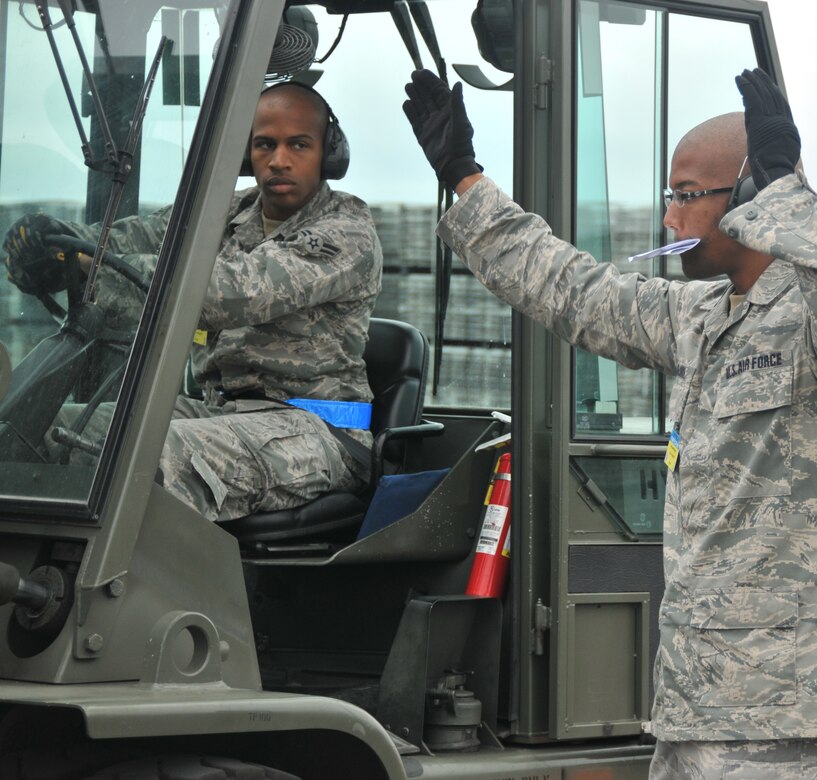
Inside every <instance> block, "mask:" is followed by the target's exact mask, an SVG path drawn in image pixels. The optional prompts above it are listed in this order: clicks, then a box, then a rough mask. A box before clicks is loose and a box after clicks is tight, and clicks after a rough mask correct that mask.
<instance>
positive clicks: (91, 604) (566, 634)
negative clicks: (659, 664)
mask: <svg viewBox="0 0 817 780" xmlns="http://www.w3.org/2000/svg"><path fill="white" fill-rule="evenodd" d="M282 18H283V23H285V24H286V25H288V26H289V27H290V28H293V29H296V30H298V31H300V33H302V35H301V36H300V40H302V41H304V40H305V41H306V44H305V45H307V46H312V47H313V50H312V51H311V52H310V54H309V56H308V62H307V64H306V65H305V66H304V65H301V68H300V70H298V71H297V73H294V74H293V73H286V74H284V75H283V76H282V74H281V73H280V72H279V71H276V72H274V73H272V74H270V73H269V70H270V58H271V54H274V45H273V42H275V41H278V42H279V44H280V41H281V40H282V38H281V37H280V36H277V35H276V31H277V30H278V29H279V25H280V24H281V23H282ZM755 66H760V67H762V68H764V69H766V70H767V71H768V72H769V73H770V74H771V75H772V77H773V78H774V79H775V80H776V81H777V82H778V83H780V84H781V85H782V77H783V74H782V71H781V68H780V63H779V59H778V56H777V51H776V48H775V42H774V36H773V32H772V27H771V19H770V15H769V11H768V8H767V6H766V4H765V3H763V2H761V1H760V0H720V1H719V3H718V4H717V6H716V7H715V6H713V5H712V3H711V2H709V1H708V0H666V1H665V2H662V1H660V0H659V2H641V0H479V2H477V3H475V2H474V0H433V2H427V3H425V2H422V0H409V2H405V0H396V1H394V0H325V1H324V2H320V3H316V4H301V3H300V2H291V3H286V4H285V3H284V2H282V0H274V1H270V0H263V1H262V0H177V1H176V2H173V3H170V4H166V3H156V2H139V3H133V2H125V1H124V0H73V1H69V0H59V2H57V0H53V1H51V2H47V1H46V0H36V2H35V1H34V0H17V1H16V2H15V1H12V0H0V141H1V142H2V144H1V145H0V234H2V235H5V234H6V233H7V231H8V230H9V229H10V228H11V227H12V226H13V225H15V224H16V223H18V220H19V219H20V218H22V217H23V216H24V215H30V214H36V213H39V212H43V213H47V214H49V215H50V216H52V217H54V218H55V219H57V220H61V221H62V222H63V223H65V224H69V225H71V224H81V225H85V226H88V225H94V226H96V227H95V231H96V232H95V235H94V238H93V241H92V243H91V245H90V246H86V247H85V249H84V250H83V252H84V253H85V254H89V255H91V256H92V257H93V258H94V262H95V263H96V264H97V265H98V266H99V267H101V268H103V269H104V268H106V267H107V266H111V268H112V267H113V265H115V263H116V261H115V258H114V259H112V258H111V257H110V256H109V254H106V253H107V252H108V250H106V248H105V244H106V231H105V226H106V225H110V223H111V222H112V221H113V220H117V219H122V218H125V217H136V218H138V217H139V216H144V215H146V214H150V213H152V212H154V211H155V210H156V209H158V208H162V207H166V206H168V205H170V206H171V209H170V211H169V217H168V220H167V227H166V230H165V231H164V233H163V234H162V235H160V236H157V237H156V252H155V258H156V261H155V272H154V273H153V274H152V275H151V276H150V277H149V279H147V278H144V279H142V281H144V282H145V284H144V286H145V287H146V289H144V290H139V292H138V294H136V296H135V299H136V300H138V302H139V303H138V306H136V307H135V308H134V309H133V310H132V311H131V312H130V314H131V315H132V316H131V317H130V318H129V320H128V322H129V325H128V326H127V327H123V326H121V324H120V323H118V322H112V321H111V320H110V319H108V318H107V317H106V316H100V314H99V313H98V306H97V303H96V299H95V294H94V290H93V288H92V287H89V286H88V285H83V284H82V283H81V282H77V281H76V279H75V280H74V281H73V282H72V281H71V278H72V277H71V273H72V272H71V270H70V267H71V266H72V264H73V263H75V262H76V261H77V260H76V254H75V251H74V250H75V249H76V246H75V247H74V250H72V248H71V247H70V246H66V247H65V249H64V252H65V262H66V268H67V269H68V271H67V275H66V282H65V287H64V289H54V290H51V291H50V292H49V295H50V297H49V298H48V299H47V300H43V299H42V296H41V299H38V298H37V297H36V296H33V295H29V294H25V293H23V292H21V291H20V290H19V289H18V288H17V287H15V286H14V285H13V284H11V283H9V282H6V281H5V280H2V281H0V461H2V464H1V465H2V467H1V468H0V562H2V563H3V564H5V565H6V566H5V567H4V568H3V569H2V573H1V576H0V596H2V598H0V602H2V603H0V626H2V632H0V775H2V776H3V777H4V778H6V777H8V778H15V779H17V778H19V780H33V778H35V777H38V778H39V777H47V778H54V780H73V779H74V778H86V777H87V778H93V777H96V776H97V774H96V773H100V774H99V777H106V778H107V777H115V776H122V777H125V776H128V775H127V772H128V771H130V770H129V769H127V766H128V765H129V764H130V763H132V762H134V761H136V762H141V763H140V764H139V767H140V769H139V771H142V772H143V774H142V775H139V776H144V777H147V778H153V777H156V778H159V777H169V778H171V780H173V778H176V777H179V778H181V777H202V778H204V777H207V778H210V777H216V778H219V777H225V778H226V777H239V778H243V777H256V776H266V777H286V776H289V777H292V776H294V777H300V778H304V779H305V780H306V779H308V778H322V777H326V776H328V775H329V774H331V775H332V776H333V777H336V778H347V777H348V778H361V777H365V778H367V779H368V778H372V780H376V779H377V778H383V779H384V780H386V779H387V778H388V780H398V779H399V780H404V778H408V777H424V778H443V777H445V778H453V779H455V780H457V779H459V778H463V779H465V778H479V777H489V776H490V777H502V778H506V777H507V778H516V779H517V780H521V778H530V777H540V778H543V777H563V778H574V780H578V778H580V777H604V778H611V779H612V780H629V779H630V778H632V779H635V778H644V777H646V775H647V767H648V764H649V760H650V756H651V753H652V743H651V737H650V735H649V726H648V721H649V717H650V702H651V684H650V670H651V665H652V660H653V658H654V655H655V652H656V648H657V637H658V631H657V615H658V606H659V604H660V600H661V595H662V590H663V581H662V559H661V531H662V520H661V518H662V509H663V500H664V484H665V467H664V465H663V457H664V452H665V449H666V440H667V434H668V422H667V418H668V412H667V402H668V398H669V394H670V391H671V387H672V378H671V377H666V376H662V375H658V374H656V373H654V372H650V371H647V370H641V371H631V370H628V369H625V368H623V367H621V366H618V365H615V364H613V363H610V362H609V361H606V360H603V359H600V358H596V357H594V356H591V355H588V354H585V353H582V352H580V351H577V350H574V349H572V348H570V347H568V346H567V345H566V344H564V343H563V342H560V341H559V340H558V339H557V338H555V337H554V336H552V335H550V334H549V333H547V332H546V331H545V330H544V329H542V328H541V327H540V326H538V325H536V324H535V323H533V322H531V321H529V320H527V319H526V318H524V317H522V316H521V315H519V314H517V313H514V312H512V311H510V310H509V309H508V308H507V307H505V306H504V305H503V304H501V303H499V302H498V301H497V300H496V299H494V298H492V297H491V296H490V294H488V293H487V292H486V291H485V290H483V289H482V288H481V287H480V285H479V284H478V283H477V282H476V281H475V279H473V278H472V277H471V276H470V274H469V273H468V272H467V271H466V270H465V269H464V267H463V266H462V265H461V264H459V261H458V260H457V259H456V258H455V257H453V256H451V254H450V253H449V252H447V251H446V250H445V248H444V247H442V246H439V245H438V244H437V242H436V239H435V234H434V229H435V225H436V222H437V220H438V218H439V217H440V215H441V213H442V212H443V211H444V210H445V208H446V207H447V206H448V205H450V203H451V200H452V196H451V195H450V193H446V192H445V191H442V190H440V188H439V187H438V183H437V182H436V180H435V178H434V175H433V173H432V171H431V169H430V167H429V166H428V164H427V162H426V161H425V159H424V157H423V155H422V151H421V150H420V148H419V146H418V145H417V143H416V141H415V140H414V138H413V135H412V133H411V129H410V127H409V125H408V122H407V121H406V120H405V117H404V116H403V112H402V109H401V104H402V102H403V100H404V92H403V85H404V84H405V82H406V81H408V79H409V76H410V73H411V71H412V70H413V69H415V68H419V67H428V68H430V69H432V70H434V71H435V72H438V73H440V74H441V75H445V76H446V77H447V79H448V80H449V82H450V83H453V82H454V81H455V80H461V81H462V82H463V83H464V94H465V104H466V106H467V108H468V113H469V117H470V119H471V121H472V123H473V125H474V128H475V148H476V154H477V159H478V160H479V162H480V163H481V164H482V165H483V166H484V167H485V170H486V173H487V174H489V175H490V176H491V177H492V178H493V179H494V180H496V181H497V182H498V183H499V184H500V186H502V187H503V188H504V189H505V190H506V191H508V192H511V193H513V196H514V198H515V200H516V201H517V202H518V203H520V204H521V205H522V206H523V207H524V208H525V209H527V210H529V211H534V212H537V213H539V214H541V215H543V216H544V217H545V218H546V219H547V220H548V222H549V224H550V225H551V226H552V228H553V230H554V233H556V234H557V235H559V236H561V237H564V238H566V239H569V240H570V241H571V242H573V243H574V244H575V245H576V246H578V247H579V248H580V249H583V250H587V251H588V252H590V253H591V254H592V255H593V256H594V257H596V259H597V260H599V261H600V262H613V263H616V264H617V265H618V266H619V267H621V268H622V269H624V268H626V269H627V270H628V271H629V270H635V271H638V272H640V273H642V274H643V275H645V276H663V277H666V278H681V269H680V261H679V260H678V258H677V257H672V256H670V257H657V258H651V259H645V260H638V261H635V262H632V263H630V262H628V261H627V258H628V257H630V256H633V255H636V254H638V253H640V252H643V251H644V250H648V249H652V248H653V247H657V246H661V245H663V244H666V243H667V242H668V240H669V239H670V238H671V237H668V236H667V235H666V234H665V231H664V228H663V225H662V218H663V208H664V206H663V201H662V197H661V192H662V189H663V188H664V187H665V186H666V179H667V175H668V170H669V159H670V156H671V154H672V150H673V148H674V146H675V144H676V142H677V141H678V139H679V138H680V137H681V136H682V135H683V133H685V132H686V131H687V130H688V129H689V128H691V127H692V126H694V125H696V124H698V123H699V122H701V121H703V120H704V119H706V118H708V117H710V116H713V115H715V114H720V113H725V112H727V111H738V110H741V109H742V105H741V101H740V96H739V94H738V92H737V90H736V89H735V86H734V77H735V75H736V74H738V73H740V72H741V71H742V70H743V69H744V68H752V67H755ZM276 67H278V68H280V67H282V66H280V65H278V66H276ZM267 76H271V78H281V77H290V76H295V77H297V78H300V79H302V80H305V81H306V82H307V83H310V84H314V85H315V86H316V88H317V89H318V90H319V91H320V92H321V94H322V95H323V96H324V97H325V98H326V99H327V101H328V102H329V103H330V105H331V106H332V108H333V111H334V113H335V114H336V115H337V117H338V118H339V121H340V123H341V124H342V126H343V128H344V132H345V133H346V135H347V136H348V138H349V141H350V145H351V165H350V169H349V172H348V175H347V176H346V177H345V178H344V180H343V182H342V184H341V185H339V188H341V189H344V190H346V191H349V192H351V193H353V194H355V195H357V196H358V197H360V198H362V199H363V200H365V201H366V202H367V203H368V204H369V206H370V208H371V211H372V214H373V217H374V219H375V223H376V226H377V230H378V234H379V237H380V240H381V244H382V246H383V250H384V273H383V292H382V294H381V296H380V298H379V300H378V302H377V306H376V308H375V311H374V316H375V318H378V319H385V320H395V321H401V322H406V323H410V324H411V325H412V326H413V327H415V328H416V329H418V330H419V331H420V332H422V333H423V334H425V336H426V337H427V339H428V341H429V343H430V356H429V367H428V381H427V383H426V387H425V391H424V394H423V398H422V419H423V420H425V421H428V422H430V423H433V424H434V425H435V426H436V427H438V428H444V433H442V434H441V435H440V436H438V437H434V438H429V439H423V440H422V441H417V442H414V443H413V445H415V446H413V451H412V456H411V457H412V470H416V471H425V472H441V473H444V475H443V476H442V479H441V480H440V481H439V483H438V484H437V485H436V487H434V488H433V490H431V492H430V493H429V494H428V495H427V496H426V497H425V498H424V499H423V500H422V501H421V502H420V504H419V506H416V507H414V508H413V510H412V511H411V512H409V513H407V514H406V515H405V516H403V517H398V519H397V521H396V522H394V523H392V524H390V525H388V526H386V527H383V528H381V529H379V530H377V531H376V532H375V533H373V534H371V535H370V536H367V537H366V538H362V539H357V538H354V537H350V538H344V539H341V540H340V541H339V542H338V540H337V539H334V540H331V542H330V543H329V544H323V546H321V547H319V548H315V547H314V546H311V545H310V549H308V550H304V549H298V548H297V546H289V547H287V545H286V544H283V545H281V547H282V549H279V550H277V551H275V554H264V555H257V554H253V555H249V554H247V550H246V549H245V550H244V551H242V550H241V549H240V547H239V544H238V541H237V540H236V538H235V537H234V536H232V535H231V534H230V533H228V531H227V530H226V529H224V528H221V527H219V526H218V525H216V524H211V523H209V522H208V521H206V520H205V519H204V518H203V517H201V516H200V515H198V514H197V513H196V512H195V511H194V510H193V509H191V508H190V507H188V506H186V505H184V504H183V503H181V502H180V501H178V500H177V499H176V498H175V497H174V496H173V495H172V494H171V493H170V492H169V491H167V490H166V489H165V488H164V487H163V486H162V485H161V484H160V481H157V479H156V476H157V474H156V469H157V463H158V459H159V454H160V452H161V448H162V445H163V443H164V439H165V435H166V432H167V429H168V425H169V421H170V417H171V413H172V408H173V403H174V399H175V397H176V395H177V393H178V392H179V389H180V387H182V386H183V377H184V371H185V364H186V359H187V356H188V353H189V351H190V347H191V343H192V342H193V339H194V336H195V331H196V326H197V320H198V314H199V310H200V308H201V302H202V300H203V298H204V295H205V290H206V287H207V281H208V278H209V274H210V271H211V269H212V265H213V262H214V260H215V256H216V253H217V250H218V246H219V242H220V240H221V236H222V229H223V224H224V219H225V215H226V213H227V207H228V204H229V200H230V197H231V195H232V192H233V191H234V189H236V188H238V187H244V186H250V185H251V184H252V181H251V180H247V179H244V178H243V177H239V176H238V174H239V170H240V167H241V160H242V156H243V152H244V149H245V146H246V139H247V132H248V129H249V126H250V121H251V117H252V115H253V112H254V108H255V105H256V101H257V96H258V93H259V91H260V89H261V88H262V85H263V84H264V83H265V78H266V77H267ZM702 83H705V84H706V85H707V89H706V90H701V89H700V84H702ZM736 174H737V172H736ZM72 252H74V254H72ZM120 276H121V277H122V278H121V284H122V285H133V284H134V283H135V282H134V279H133V278H131V279H129V278H128V277H127V274H125V275H122V274H120ZM137 276H138V274H137ZM138 282H139V279H138V278H137V279H136V287H138V286H139V284H138ZM103 403H104V404H107V405H109V406H110V407H111V409H112V414H111V418H110V419H111V421H110V426H109V428H108V430H107V433H106V434H105V436H104V437H103V438H102V439H99V440H93V441H88V440H87V437H84V436H83V426H82V416H80V419H79V422H78V423H77V425H76V427H73V428H72V427H67V428H66V427H64V426H63V428H62V430H60V431H58V432H56V437H55V431H54V428H55V425H54V423H55V420H56V419H57V415H58V414H59V413H60V411H61V410H62V409H63V408H64V407H65V405H67V404H83V405H86V406H90V407H94V406H95V405H100V404H103ZM492 412H501V413H506V414H509V415H510V417H511V419H512V422H511V423H504V422H501V421H499V420H497V418H496V416H494V415H493V414H492ZM504 434H510V436H504ZM494 439H502V440H503V444H502V446H503V447H504V449H503V448H499V449H497V448H495V447H493V446H481V445H485V444H486V443H487V442H489V441H491V440H494ZM78 450H80V451H81V452H82V453H83V457H82V458H76V457H72V454H75V453H76V452H77V451H78ZM508 451H509V452H510V453H511V455H512V463H513V466H512V482H511V484H512V488H511V508H510V514H511V533H510V551H511V565H510V574H509V578H508V581H507V585H506V587H505V590H504V594H503V595H502V596H501V598H475V597H473V596H466V595H465V587H466V583H467V581H468V576H469V572H470V569H471V566H472V563H473V560H474V554H475V546H476V544H477V540H478V537H479V536H480V530H481V527H482V522H483V515H484V512H485V495H486V489H487V487H488V484H489V482H490V479H491V473H492V471H493V469H494V467H495V463H496V459H497V456H498V455H499V454H501V453H502V452H508ZM277 541H280V540H277ZM299 544H300V543H299ZM300 546H301V548H302V547H303V545H302V544H301V545H300ZM267 552H268V553H269V552H270V551H267ZM477 703H478V704H479V707H477ZM207 762H209V763H207ZM219 762H220V763H219ZM250 765H252V766H250ZM119 766H125V767H126V768H125V769H122V770H121V771H120V770H118V769H117V770H116V771H115V772H111V773H109V774H105V775H103V774H102V773H103V772H105V771H108V768H110V767H119ZM258 766H261V767H265V769H263V771H264V772H266V774H259V771H261V770H257V767H258ZM42 767H45V769H42ZM173 767H176V768H173ZM179 767H181V768H179ZM248 767H249V768H248ZM37 772H40V774H37ZM162 772H164V773H165V774H161V773H162ZM174 772H176V774H173V773H174ZM185 772H186V773H187V774H185ZM196 772H198V773H199V774H195V773H196ZM208 772H209V773H210V774H207V773H208ZM219 772H220V773H221V774H218V773H219ZM274 772H278V774H273V773H274ZM117 773H118V774H117ZM230 773H232V774H230ZM253 773H255V774H253ZM283 773H288V774H283ZM582 773H584V774H582Z"/></svg>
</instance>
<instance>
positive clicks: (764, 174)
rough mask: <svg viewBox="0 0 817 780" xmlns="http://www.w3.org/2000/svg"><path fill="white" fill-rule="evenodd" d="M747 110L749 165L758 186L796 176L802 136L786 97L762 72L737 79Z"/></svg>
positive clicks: (750, 72) (755, 72)
mask: <svg viewBox="0 0 817 780" xmlns="http://www.w3.org/2000/svg"><path fill="white" fill-rule="evenodd" d="M735 82H736V83H737V85H738V89H739V90H740V94H741V95H743V105H744V108H745V120H746V136H747V140H748V144H749V165H750V166H751V168H752V178H753V179H754V180H755V186H756V187H757V188H758V190H762V189H763V188H764V187H765V186H766V185H767V184H771V183H772V182H773V181H774V180H775V179H779V178H781V177H783V176H786V175H787V174H790V173H794V166H795V165H797V161H798V160H799V159H800V133H798V132H797V127H796V126H795V124H794V121H793V119H792V115H791V109H790V108H789V104H788V102H787V101H786V98H785V97H783V93H782V92H781V91H780V89H779V88H778V87H777V86H776V85H775V84H774V82H773V81H772V80H771V79H770V78H769V77H768V75H766V73H764V72H763V71H762V70H761V69H760V68H755V69H754V70H752V71H749V70H744V71H743V73H741V75H740V76H737V77H736V78H735Z"/></svg>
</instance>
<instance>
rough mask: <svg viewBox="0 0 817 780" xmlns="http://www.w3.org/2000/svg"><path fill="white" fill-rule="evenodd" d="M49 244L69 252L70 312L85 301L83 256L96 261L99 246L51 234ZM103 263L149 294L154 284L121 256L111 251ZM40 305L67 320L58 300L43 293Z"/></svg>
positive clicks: (105, 253)
mask: <svg viewBox="0 0 817 780" xmlns="http://www.w3.org/2000/svg"><path fill="white" fill-rule="evenodd" d="M45 240H46V241H47V242H48V243H49V244H51V245H53V246H57V247H59V248H60V249H65V250H67V252H66V257H65V261H66V272H67V273H66V277H67V279H66V281H67V292H68V308H69V309H70V308H71V307H72V306H76V305H77V304H78V303H79V302H80V301H81V300H82V273H81V269H80V266H79V255H80V254H85V255H89V256H90V257H93V256H94V254H95V253H96V244H95V243H94V242H93V241H85V240H84V239H81V238H76V237H75V236H68V235H64V234H48V235H46V236H45ZM102 262H103V263H105V265H107V266H108V267H109V268H112V269H113V270H114V271H116V272H117V273H119V274H121V275H122V276H124V277H125V279H127V280H128V281H129V282H131V284H134V285H136V286H137V287H138V288H139V289H140V290H142V291H143V292H147V291H148V288H149V287H150V281H149V280H148V279H146V278H145V276H144V274H143V273H142V272H141V271H139V270H138V269H137V268H134V267H133V266H132V265H131V264H130V263H129V262H128V261H127V260H125V259H124V258H123V257H122V256H121V255H117V254H114V253H113V252H111V251H109V250H107V249H106V250H104V251H103V252H102ZM37 297H38V298H39V300H40V302H41V303H42V304H43V306H45V308H46V309H48V311H49V312H50V313H51V314H52V315H53V316H54V317H55V318H59V319H60V321H62V320H63V319H65V317H66V314H67V313H66V311H65V309H63V308H62V306H60V304H59V303H57V302H56V301H55V300H54V298H53V297H52V296H51V295H49V294H48V293H42V294H39V295H38V296H37Z"/></svg>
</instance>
